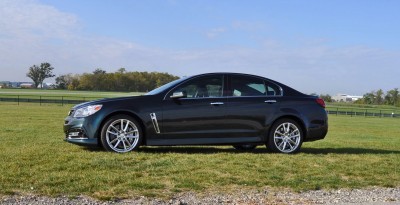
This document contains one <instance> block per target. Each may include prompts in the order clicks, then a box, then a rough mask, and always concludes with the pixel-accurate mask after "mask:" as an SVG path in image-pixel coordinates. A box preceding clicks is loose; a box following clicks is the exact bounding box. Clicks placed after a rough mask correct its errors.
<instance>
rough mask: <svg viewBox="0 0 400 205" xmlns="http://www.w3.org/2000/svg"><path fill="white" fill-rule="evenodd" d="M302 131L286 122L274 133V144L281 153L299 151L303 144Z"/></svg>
mask: <svg viewBox="0 0 400 205" xmlns="http://www.w3.org/2000/svg"><path fill="white" fill-rule="evenodd" d="M300 135H301V133H300V130H299V129H298V128H297V127H296V125H295V124H293V123H290V122H285V123H282V124H280V125H279V126H278V127H277V128H276V130H275V132H274V143H275V146H276V148H278V149H279V151H281V152H284V153H291V152H293V151H295V150H296V149H297V147H298V146H299V145H300V142H301V136H300Z"/></svg>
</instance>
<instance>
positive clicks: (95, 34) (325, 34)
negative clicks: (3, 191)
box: [0, 0, 400, 95]
mask: <svg viewBox="0 0 400 205" xmlns="http://www.w3.org/2000/svg"><path fill="white" fill-rule="evenodd" d="M399 8H400V1H394V0H393V1H385V0H382V1H364V0H363V1H362V0H347V1H311V0H310V1H294V0H293V1H290V0H284V1H267V0H260V1H233V0H231V1H228V0H226V1H206V0H203V1H194V0H159V1H155V0H149V1H111V0H97V1H95V0H85V1H81V0H79V1H78V0H58V1H57V0H52V1H50V0H0V81H1V80H12V81H21V80H24V81H27V80H29V79H28V78H26V76H25V74H26V71H27V69H28V68H29V67H30V66H31V65H33V64H39V63H41V62H44V61H48V62H50V63H51V64H52V65H53V66H54V67H55V73H56V74H57V75H60V74H66V73H83V72H92V71H93V70H94V69H95V68H103V69H105V70H107V71H108V72H113V71H116V70H117V69H118V68H120V67H125V68H126V69H127V70H128V71H135V70H139V71H159V72H169V73H171V74H174V75H178V76H186V75H193V74H198V73H202V72H214V71H232V72H245V73H251V74H257V75H262V76H265V77H269V78H271V79H274V80H277V81H280V82H282V83H285V84H288V85H290V86H292V87H294V88H296V89H298V90H300V91H302V92H305V93H312V92H316V93H329V94H332V95H334V94H336V93H348V94H353V95H362V94H364V93H366V92H369V91H372V90H377V89H379V88H382V89H384V90H389V89H393V88H397V87H400V83H399V82H400V81H399V80H398V79H399V77H400V41H399V40H398V37H399V36H400V12H398V10H399ZM52 80H53V79H49V81H52Z"/></svg>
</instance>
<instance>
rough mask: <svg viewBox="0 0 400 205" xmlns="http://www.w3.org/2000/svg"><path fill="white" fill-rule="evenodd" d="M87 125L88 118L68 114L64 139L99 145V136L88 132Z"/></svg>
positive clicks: (82, 143)
mask: <svg viewBox="0 0 400 205" xmlns="http://www.w3.org/2000/svg"><path fill="white" fill-rule="evenodd" d="M87 127H88V123H87V119H85V118H73V117H71V116H68V117H67V118H65V122H64V133H65V139H64V141H66V142H69V143H73V144H77V145H84V146H91V145H98V140H97V138H96V137H94V136H93V135H91V134H90V132H88V130H87Z"/></svg>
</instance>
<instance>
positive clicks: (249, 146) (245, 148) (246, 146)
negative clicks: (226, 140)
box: [233, 144, 257, 151]
mask: <svg viewBox="0 0 400 205" xmlns="http://www.w3.org/2000/svg"><path fill="white" fill-rule="evenodd" d="M233 147H234V148H235V149H237V150H240V151H250V150H254V149H255V148H256V147H257V145H252V144H240V145H233Z"/></svg>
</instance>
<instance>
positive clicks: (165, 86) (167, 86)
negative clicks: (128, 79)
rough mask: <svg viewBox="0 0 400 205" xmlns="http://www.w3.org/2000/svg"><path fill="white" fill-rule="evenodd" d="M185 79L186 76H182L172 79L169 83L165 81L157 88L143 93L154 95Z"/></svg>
mask: <svg viewBox="0 0 400 205" xmlns="http://www.w3.org/2000/svg"><path fill="white" fill-rule="evenodd" d="M186 79H187V78H186V77H183V78H180V79H178V80H174V81H172V82H169V83H167V84H165V85H162V86H160V87H158V88H156V89H154V90H152V91H150V92H148V93H146V94H145V95H156V94H159V93H161V92H163V91H165V90H167V89H169V88H171V87H173V86H175V85H177V84H179V83H180V82H182V81H184V80H186Z"/></svg>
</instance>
